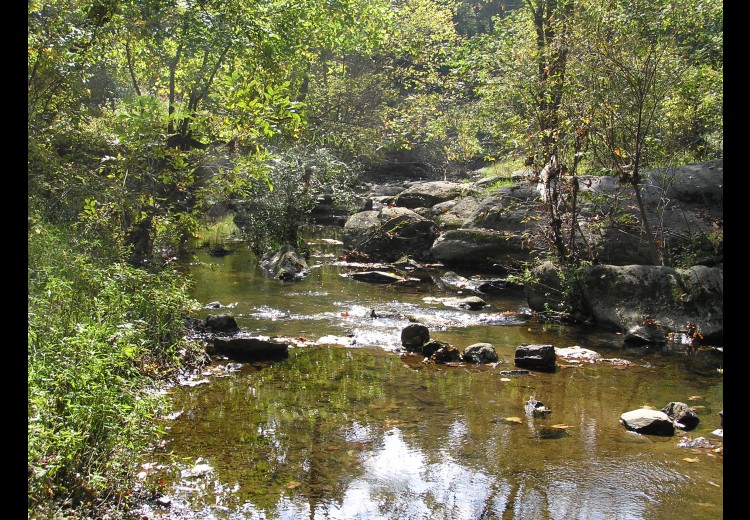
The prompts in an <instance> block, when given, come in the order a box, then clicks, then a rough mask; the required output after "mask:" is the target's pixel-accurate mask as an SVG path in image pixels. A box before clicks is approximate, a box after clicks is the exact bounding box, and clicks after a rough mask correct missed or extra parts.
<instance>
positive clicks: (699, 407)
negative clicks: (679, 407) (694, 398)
mask: <svg viewBox="0 0 750 520" xmlns="http://www.w3.org/2000/svg"><path fill="white" fill-rule="evenodd" d="M690 408H692V409H693V410H703V409H704V408H706V407H705V406H703V405H702V404H696V405H695V406H691V407H690Z"/></svg>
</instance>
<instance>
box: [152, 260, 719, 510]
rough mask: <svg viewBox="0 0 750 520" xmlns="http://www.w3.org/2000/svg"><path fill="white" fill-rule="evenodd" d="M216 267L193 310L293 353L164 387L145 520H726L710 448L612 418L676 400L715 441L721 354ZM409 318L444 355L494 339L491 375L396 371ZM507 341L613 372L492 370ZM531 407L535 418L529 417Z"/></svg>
mask: <svg viewBox="0 0 750 520" xmlns="http://www.w3.org/2000/svg"><path fill="white" fill-rule="evenodd" d="M232 256H234V258H232ZM215 260H216V261H215V265H214V267H213V268H211V269H206V268H205V267H204V264H198V265H195V266H193V267H192V270H193V271H192V272H194V273H195V276H196V281H197V283H196V287H195V296H196V298H198V299H199V300H200V301H201V302H203V303H207V302H212V301H220V302H224V303H226V302H237V305H236V306H233V307H232V308H231V309H227V310H226V312H231V314H232V315H234V316H236V318H237V321H238V323H239V325H240V327H241V328H242V330H243V332H248V333H252V334H256V335H261V336H284V337H288V338H295V339H298V340H299V339H304V340H305V341H299V342H297V343H295V344H294V345H295V346H293V347H292V348H290V351H289V358H288V359H286V360H283V361H279V362H268V363H250V364H249V363H241V364H239V363H232V362H229V361H220V360H217V362H216V363H215V364H214V365H213V366H212V367H211V371H210V373H209V372H207V373H206V374H199V375H197V376H196V378H197V379H200V381H201V382H202V384H199V385H195V386H193V387H187V386H185V387H177V388H174V389H172V390H171V391H170V396H171V399H172V400H173V405H174V408H175V409H176V410H179V411H180V412H181V413H175V414H174V415H172V416H171V420H169V421H167V422H166V424H165V428H166V429H167V435H166V441H167V444H166V448H165V450H162V451H158V450H157V451H155V452H153V453H150V454H147V455H146V456H145V459H144V460H143V461H142V464H152V465H153V466H148V467H154V468H160V469H159V470H158V471H153V472H150V473H149V477H148V478H149V479H152V482H157V481H159V480H161V481H162V482H163V483H164V487H163V491H164V494H165V499H166V501H167V502H169V505H166V506H158V505H156V504H154V505H152V506H148V507H147V510H144V511H143V514H144V518H162V519H165V520H166V519H172V520H177V519H185V520H187V519H191V520H192V519H221V520H224V519H237V520H239V519H248V520H300V519H312V520H332V519H336V520H423V519H424V520H491V519H494V520H500V519H502V520H511V519H513V520H516V519H517V520H527V519H529V520H610V519H615V520H673V519H675V518H679V519H680V520H714V519H717V518H721V517H722V513H723V497H722V492H723V453H715V452H713V451H712V450H709V449H705V450H691V449H685V448H680V447H678V443H679V441H680V437H681V435H675V436H673V437H653V436H644V435H638V434H634V433H632V432H628V431H627V430H625V428H624V427H623V426H622V425H621V424H620V422H619V417H620V415H621V414H622V413H623V412H625V411H628V410H632V409H635V408H639V407H641V406H651V407H654V408H656V409H659V408H661V407H663V406H665V405H666V404H667V403H668V402H670V401H683V402H689V403H690V405H691V406H695V407H696V408H695V409H696V410H697V411H698V414H699V416H700V419H701V422H700V424H699V425H698V427H697V428H696V430H695V431H692V432H689V436H690V437H691V438H696V437H698V436H704V437H706V438H709V439H710V440H711V441H712V442H713V443H714V444H715V445H717V446H721V445H722V444H721V437H717V436H716V435H713V434H712V432H714V431H715V430H716V429H717V428H718V427H719V418H718V412H719V411H721V410H722V409H723V375H722V373H720V372H718V371H717V370H716V368H717V367H720V366H721V365H722V359H721V358H718V359H716V358H712V357H711V356H710V355H702V354H701V353H693V354H686V353H685V352H682V351H679V350H677V351H674V350H669V349H658V350H657V349H653V348H624V347H622V345H621V342H620V344H619V345H618V341H619V340H620V339H621V338H618V337H617V336H616V335H615V334H613V333H609V332H602V331H597V330H593V329H590V328H578V329H577V328H575V327H565V326H553V325H550V324H546V323H538V322H535V321H533V320H530V319H528V318H527V317H525V315H524V314H523V312H522V310H523V309H524V307H525V299H524V296H523V294H522V293H519V292H512V291H510V292H507V293H501V294H499V295H493V296H486V299H487V301H488V302H489V305H488V307H487V308H486V309H483V310H482V311H468V310H464V309H455V308H450V307H448V306H445V305H442V304H437V303H433V302H425V300H424V298H425V297H427V296H429V297H436V296H438V297H440V296H446V295H449V294H446V293H441V292H440V291H439V290H437V289H436V288H435V287H434V286H431V285H429V284H427V286H424V287H422V286H419V287H400V288H396V287H387V286H380V285H373V284H367V283H363V282H353V281H352V280H350V279H347V278H344V277H341V276H339V273H338V269H339V268H338V267H335V268H334V267H332V266H321V267H320V268H318V269H315V270H314V272H313V273H311V275H310V276H309V277H308V278H307V279H305V280H303V281H301V282H299V283H295V284H283V283H281V282H279V281H277V280H269V279H268V278H267V277H264V275H263V274H262V273H260V272H259V271H258V269H257V266H256V261H255V259H254V258H253V257H252V255H249V254H248V253H237V254H236V255H231V256H228V257H224V258H222V259H215ZM373 310H375V317H374V316H373V314H372V313H373ZM216 312H217V311H216V310H210V309H206V310H205V313H206V314H208V313H216ZM416 315H419V316H427V317H429V318H430V319H432V320H435V321H434V322H433V323H435V324H437V325H434V326H430V327H429V329H430V334H431V337H433V338H434V339H438V340H441V341H446V342H448V343H450V344H452V345H456V346H457V347H459V348H460V349H463V348H464V347H466V346H468V345H470V344H472V343H477V342H488V343H491V344H492V345H493V346H494V348H495V349H496V351H497V353H498V355H499V358H500V361H499V363H498V365H497V366H471V365H468V364H460V363H459V364H457V365H456V366H445V365H434V364H433V365H431V364H426V363H423V362H422V360H421V359H417V360H416V362H409V363H407V362H406V360H405V359H402V358H401V357H400V355H399V353H400V352H401V350H402V349H401V345H400V333H401V330H402V329H403V327H404V326H406V325H407V324H409V323H411V321H410V318H409V317H410V316H416ZM440 320H443V321H442V322H441V321H440ZM440 323H447V324H449V325H446V326H442V327H441V326H440V325H439V324H440ZM522 343H529V344H534V343H536V344H554V345H555V346H557V347H569V346H573V345H580V346H582V347H584V348H589V349H595V350H597V351H599V352H600V353H601V354H602V356H603V357H605V358H617V359H621V360H623V361H627V363H625V362H622V363H596V364H593V363H586V362H579V363H577V364H576V363H570V364H567V365H566V366H564V367H558V369H557V370H556V371H555V372H553V373H541V372H534V371H530V372H529V373H527V374H526V375H503V374H501V372H502V371H509V370H513V369H515V368H516V367H515V365H514V362H513V358H514V351H515V348H516V347H517V346H518V345H520V344H522ZM221 367H225V369H223V370H222V369H221ZM531 396H535V398H536V399H538V400H540V401H542V402H543V403H544V404H545V406H547V407H548V408H549V409H551V413H550V414H549V415H548V416H545V417H533V416H527V415H526V414H525V408H524V405H525V403H526V401H527V400H528V399H529V397H531ZM172 457H175V458H172Z"/></svg>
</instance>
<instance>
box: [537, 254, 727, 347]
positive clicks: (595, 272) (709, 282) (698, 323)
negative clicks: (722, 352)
mask: <svg viewBox="0 0 750 520" xmlns="http://www.w3.org/2000/svg"><path fill="white" fill-rule="evenodd" d="M530 278H531V280H530V281H529V282H528V283H527V284H526V285H525V286H524V291H525V293H526V299H527V301H528V304H529V307H530V308H531V310H532V311H535V312H539V313H549V312H550V311H553V312H559V313H561V314H565V315H568V316H570V317H571V318H574V319H576V320H579V321H589V322H594V323H596V324H597V325H600V326H602V327H606V328H610V329H614V330H617V331H619V332H623V333H624V339H625V341H627V342H628V343H635V344H638V343H640V344H647V343H666V342H667V341H668V338H669V337H670V336H672V335H684V334H690V335H691V336H695V335H696V333H697V334H700V337H702V340H703V341H705V342H709V343H711V342H718V343H721V342H722V341H723V337H724V276H723V269H720V268H715V267H706V266H702V265H696V266H693V267H690V268H688V269H674V268H672V267H663V266H653V265H626V266H615V265H595V266H590V267H584V268H581V269H580V271H578V272H577V273H575V274H573V273H568V274H564V272H563V270H561V269H560V268H559V267H558V266H556V265H555V264H553V263H551V262H546V263H544V264H541V265H539V266H537V267H536V268H534V269H532V271H531V277H530Z"/></svg>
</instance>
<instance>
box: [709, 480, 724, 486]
mask: <svg viewBox="0 0 750 520" xmlns="http://www.w3.org/2000/svg"><path fill="white" fill-rule="evenodd" d="M708 483H709V484H711V485H712V486H716V487H717V488H720V487H721V486H720V485H718V484H717V483H716V482H712V481H710V480H709V481H708Z"/></svg>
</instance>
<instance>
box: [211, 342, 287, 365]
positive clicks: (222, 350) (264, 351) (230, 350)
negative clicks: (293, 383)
mask: <svg viewBox="0 0 750 520" xmlns="http://www.w3.org/2000/svg"><path fill="white" fill-rule="evenodd" d="M288 349H289V345H287V344H285V343H276V342H273V341H270V340H268V339H266V338H259V337H232V338H219V337H216V338H214V339H213V349H212V350H211V352H210V353H212V354H223V355H225V356H227V357H228V358H230V359H233V360H235V361H263V360H273V359H281V358H286V357H288V356H289V352H288Z"/></svg>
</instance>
